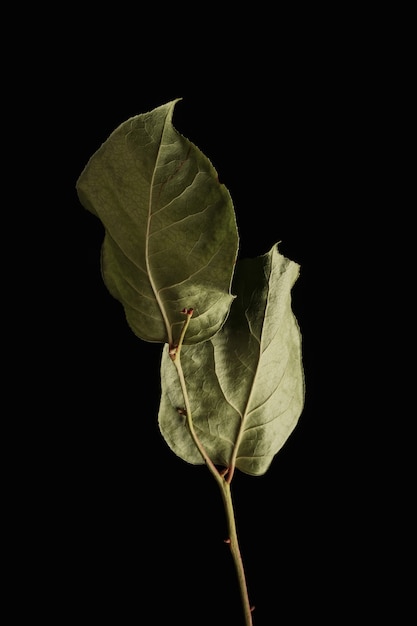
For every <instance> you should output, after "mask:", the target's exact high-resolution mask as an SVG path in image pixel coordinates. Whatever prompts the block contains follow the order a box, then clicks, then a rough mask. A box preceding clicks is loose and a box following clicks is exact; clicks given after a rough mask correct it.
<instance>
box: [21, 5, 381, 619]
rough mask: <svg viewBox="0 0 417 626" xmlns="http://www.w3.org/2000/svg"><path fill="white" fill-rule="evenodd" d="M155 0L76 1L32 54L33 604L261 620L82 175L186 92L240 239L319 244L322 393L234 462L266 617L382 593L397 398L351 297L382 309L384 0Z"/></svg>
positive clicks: (317, 384) (62, 611)
mask: <svg viewBox="0 0 417 626" xmlns="http://www.w3.org/2000/svg"><path fill="white" fill-rule="evenodd" d="M157 13H158V12H155V14H154V15H152V16H150V15H149V16H146V19H144V16H143V15H138V16H137V17H136V16H135V15H133V14H132V15H131V14H125V13H124V12H122V11H120V12H119V11H118V10H117V9H116V10H115V11H114V13H113V14H111V15H103V14H100V15H98V16H97V15H96V16H93V17H92V18H91V17H90V18H89V19H88V20H87V17H86V16H85V15H83V14H81V15H77V16H74V15H71V16H70V15H68V16H67V17H68V20H69V21H68V24H67V29H66V30H65V34H63V31H62V28H61V27H62V23H63V22H64V21H65V19H64V18H60V20H57V21H59V23H60V24H61V27H60V28H57V29H56V30H55V31H54V32H53V33H52V32H51V33H49V34H48V39H47V41H48V45H45V48H44V49H43V52H40V51H39V49H38V50H37V56H36V60H35V61H34V60H32V59H31V58H30V55H29V54H28V56H27V57H26V59H25V63H26V65H25V71H26V73H27V74H26V75H27V77H28V78H29V81H33V83H32V85H33V87H34V88H33V89H32V88H31V96H30V97H31V98H32V99H33V102H34V106H35V108H36V115H32V116H31V117H30V120H31V132H32V142H33V140H35V145H36V146H37V147H38V148H39V149H40V152H42V150H43V154H46V155H47V157H46V158H45V157H44V158H43V159H42V160H41V163H42V165H41V169H42V177H41V178H40V180H41V181H42V183H41V184H38V187H37V188H36V193H35V197H36V198H37V204H38V208H39V211H38V212H37V215H39V212H40V213H41V214H42V217H43V218H44V223H45V226H44V228H43V233H42V234H43V237H42V244H41V245H39V248H41V250H40V254H39V255H38V256H37V257H36V260H35V261H33V267H32V271H33V274H34V275H35V276H36V280H35V281H34V282H33V291H34V298H31V299H29V302H28V306H29V304H30V307H33V305H34V303H38V305H37V306H36V307H35V308H36V309H37V311H36V312H37V316H38V317H39V323H38V325H37V333H36V338H37V340H38V342H37V345H36V349H34V350H33V351H32V352H31V354H29V355H28V357H27V358H26V361H25V362H26V367H27V369H28V370H30V371H31V372H36V371H37V369H38V368H39V367H40V366H39V363H40V359H41V362H42V363H43V365H42V366H41V368H40V369H41V372H40V376H41V381H42V382H41V383H39V380H38V381H37V384H36V385H34V388H33V391H31V396H30V400H31V403H32V405H33V406H37V407H38V409H37V419H36V420H34V421H31V422H29V425H28V426H26V428H25V431H24V440H25V442H26V445H27V448H28V449H30V458H31V459H33V461H31V462H30V463H29V465H30V471H28V472H25V478H24V491H25V493H24V497H23V499H24V501H25V502H26V503H27V504H26V505H25V506H26V511H27V516H28V517H29V519H30V524H29V526H25V525H23V528H24V532H23V533H22V535H24V541H25V545H26V554H25V562H26V566H25V567H26V569H25V577H26V579H27V583H28V586H29V588H33V590H34V591H33V596H32V598H31V603H32V606H33V614H36V615H42V616H43V617H44V619H45V620H48V619H51V620H52V622H53V623H64V621H67V620H68V621H70V622H78V621H79V620H80V619H81V618H82V619H83V621H86V622H93V621H94V622H104V620H106V621H107V622H108V623H112V624H147V625H148V624H149V625H154V624H155V625H156V624H158V625H159V624H161V625H162V624H169V623H177V622H178V623H179V624H181V626H200V625H201V626H204V625H205V624H210V625H211V624H213V625H214V624H215V625H216V626H226V625H227V626H241V625H242V626H243V617H242V614H241V606H240V599H239V593H238V588H237V583H236V580H235V574H234V571H233V564H232V560H231V556H230V554H229V552H228V548H227V546H226V544H225V543H224V539H225V538H226V525H225V517H224V512H223V508H222V500H221V496H220V493H219V491H218V487H217V486H216V484H215V482H214V480H213V478H212V477H211V475H210V473H209V472H208V470H207V469H206V468H205V467H203V466H198V467H194V466H190V465H188V464H186V463H184V462H183V461H181V460H180V459H179V458H177V457H176V456H175V455H174V454H173V453H172V452H171V451H170V450H169V449H168V447H167V445H166V444H165V442H164V440H163V438H162V436H161V434H160V432H159V430H158V425H157V414H158V406H159V391H160V382H159V363H160V355H161V350H162V346H158V345H154V344H148V343H146V342H143V341H141V340H139V339H138V338H137V337H135V336H134V335H133V333H132V332H131V331H130V329H129V328H128V326H127V323H126V321H125V318H124V312H123V309H122V307H121V305H120V304H119V303H118V302H117V301H115V300H114V299H113V298H112V297H111V296H110V294H109V293H108V291H107V289H106V287H105V286H104V284H103V282H102V279H101V274H100V246H101V242H102V239H103V229H102V226H101V224H100V223H99V221H98V220H97V218H95V217H94V216H93V215H91V214H90V213H88V212H87V211H86V210H85V209H84V208H83V207H82V206H81V204H80V202H79V200H78V198H77V194H76V190H75V184H76V181H77V178H78V176H79V175H80V173H81V171H82V169H83V168H84V166H85V164H86V163H87V160H88V159H89V158H90V156H92V154H93V153H94V152H95V151H96V150H97V149H98V148H99V146H100V145H101V143H103V141H105V140H106V139H107V137H108V135H109V134H110V133H111V132H112V131H113V130H114V129H115V128H116V127H117V126H118V125H119V124H120V123H122V122H123V121H125V120H126V119H127V118H128V117H131V116H133V115H136V114H139V113H144V112H146V111H149V110H151V109H153V108H155V107H156V106H159V105H161V104H164V103H165V102H168V101H169V100H172V99H174V98H182V101H181V102H179V103H178V104H177V105H176V108H175V112H174V119H173V122H174V126H175V127H176V128H177V130H178V131H179V132H181V133H182V134H183V135H185V136H186V137H187V138H188V139H190V140H191V141H193V142H194V143H195V144H196V145H197V146H198V147H199V148H200V149H201V150H202V151H203V152H204V153H205V154H206V156H207V157H208V158H209V159H210V160H211V161H212V163H213V164H214V166H215V167H216V169H217V171H218V174H219V177H220V180H221V181H222V182H224V183H225V184H226V186H227V187H228V189H229V191H230V193H231V196H232V199H233V202H234V206H235V211H236V217H237V223H238V228H239V235H240V251H239V256H240V258H243V257H247V256H257V255H260V254H264V253H265V252H267V251H268V250H269V249H270V247H271V246H272V245H273V244H274V243H276V242H281V243H280V247H279V249H280V252H281V253H282V254H284V255H285V256H288V257H289V258H291V259H292V260H294V261H296V262H297V263H299V264H300V266H301V272H300V277H299V279H298V281H297V282H296V284H295V286H294V288H293V294H292V295H293V310H294V313H295V315H296V317H297V319H298V322H299V325H300V328H301V332H302V336H303V360H304V368H305V379H306V403H305V408H304V411H303V413H302V415H301V417H300V420H299V423H298V425H297V427H296V429H295V430H294V432H293V433H292V435H291V436H290V438H289V439H288V441H287V442H286V443H285V445H284V447H283V448H282V450H281V451H280V452H279V453H278V455H277V456H276V458H275V459H274V461H273V463H272V465H271V467H270V469H269V470H268V472H267V473H266V474H265V475H264V476H262V477H256V478H254V477H250V476H246V475H244V474H242V473H237V474H236V475H235V478H234V480H233V494H234V499H235V508H236V518H237V526H238V533H239V537H240V542H241V550H242V556H243V560H244V564H245V568H246V573H247V579H248V587H249V595H250V598H251V602H252V603H253V604H254V605H255V606H256V609H255V612H254V626H274V625H275V624H281V625H282V626H284V625H287V624H288V625H289V624H298V623H305V622H310V621H313V620H316V621H318V622H321V623H329V624H337V623H340V622H341V621H344V620H346V621H349V620H350V619H356V615H357V613H358V611H359V612H360V614H361V615H362V617H363V616H364V615H369V614H371V615H372V613H373V611H374V600H375V602H378V597H377V592H376V590H375V587H374V588H373V590H372V589H370V587H369V579H370V578H372V579H373V580H375V570H378V568H379V565H380V564H381V563H382V556H381V554H380V551H379V546H378V543H379V539H378V537H377V536H376V535H375V532H374V529H375V526H374V524H375V519H376V517H377V514H376V511H379V510H380V506H381V505H380V500H379V492H378V487H377V486H376V483H377V482H378V481H377V480H376V474H377V463H376V461H374V460H369V459H370V444H369V440H367V439H366V438H365V440H364V431H368V429H369V423H367V422H366V420H372V419H376V418H375V416H372V414H371V413H370V412H368V411H367V409H366V403H367V402H368V401H369V396H368V395H367V394H365V393H362V391H361V388H362V387H363V389H366V390H368V391H369V384H370V383H369V380H368V378H367V372H366V370H367V363H366V358H365V359H364V362H361V363H360V365H359V366H356V372H355V378H356V383H355V386H354V393H352V372H351V370H350V368H349V366H347V364H348V363H349V359H351V358H352V339H353V334H354V333H353V330H352V323H351V321H352V320H356V319H357V317H358V316H359V315H360V316H361V318H362V319H363V320H364V322H363V323H364V324H366V323H367V320H366V316H367V313H366V310H361V311H360V312H359V311H358V308H357V304H356V302H357V299H356V298H353V297H352V291H351V282H352V254H353V256H356V255H357V256H358V257H359V256H360V249H361V244H362V237H363V234H364V229H365V226H364V225H363V220H362V217H363V211H364V209H366V207H367V204H366V200H367V199H369V197H370V189H369V187H365V191H364V187H363V184H364V181H365V179H366V181H367V184H368V185H369V180H370V179H372V177H373V175H374V174H373V172H372V171H371V167H370V160H371V157H370V155H371V145H372V150H375V149H377V147H376V146H375V141H377V142H378V139H377V133H376V132H375V130H376V129H375V125H376V124H377V121H376V120H377V119H378V105H377V103H376V101H378V98H376V99H375V95H374V94H375V90H376V91H379V83H378V81H379V76H380V74H381V72H382V71H383V68H384V67H386V64H385V60H384V56H383V55H382V57H381V56H378V54H377V51H376V50H375V44H374V43H369V39H368V37H367V35H368V34H369V33H368V31H367V29H366V24H367V23H368V24H369V22H367V21H366V20H365V24H364V23H363V22H361V21H359V22H354V24H353V25H352V23H350V26H348V24H347V23H346V22H343V21H342V20H340V19H335V21H334V23H333V27H332V28H330V29H329V28H328V27H326V25H325V23H324V22H322V16H320V15H317V14H315V15H314V16H310V15H303V16H300V15H292V16H287V15H277V14H275V13H274V15H273V16H272V15H267V14H262V15H257V16H254V15H252V14H249V13H248V14H244V13H242V15H240V16H239V19H238V20H236V19H235V18H236V16H233V17H232V16H229V18H226V16H224V14H223V12H222V11H220V12H215V11H212V10H211V9H210V10H209V9H205V8H204V9H199V13H198V16H197V15H196V16H194V17H193V19H192V21H190V22H186V21H185V22H184V20H183V18H182V16H179V15H178V14H176V13H175V12H173V13H172V14H171V15H168V14H167V12H166V10H164V11H162V9H161V14H160V15H158V14H157ZM361 24H362V25H361ZM378 49H379V48H378V46H377V50H378ZM22 82H23V83H24V82H25V81H23V80H22ZM44 93H47V96H46V97H43V98H42V99H41V101H39V94H44ZM28 95H29V94H28ZM45 129H47V131H46V130H45ZM38 153H39V151H38V150H34V151H33V153H32V155H31V158H32V159H33V160H35V161H36V159H37V156H36V155H37V154H38ZM38 180H39V179H38ZM358 198H360V199H361V200H360V201H358ZM364 199H365V200H364ZM358 265H360V263H359V261H358ZM353 267H354V268H355V269H354V270H353V271H354V272H355V271H357V270H356V267H357V266H356V264H355V263H353ZM40 303H42V305H43V306H42V307H40ZM39 308H41V309H42V312H41V314H40V313H39ZM25 315H26V309H25ZM27 319H28V318H27V317H26V321H27ZM26 327H27V332H28V333H29V332H30V329H31V325H30V324H29V323H27V326H26ZM349 355H350V356H349ZM353 355H354V356H355V357H357V353H356V352H355V351H353ZM359 369H363V370H365V371H364V372H363V377H362V379H361V380H360V382H358V370H359ZM358 399H361V402H359V400H358ZM16 402H17V405H18V406H19V403H20V402H24V400H23V399H20V398H18V399H17V400H16ZM358 406H361V408H360V410H359V412H358ZM364 422H365V425H364ZM359 432H360V433H361V434H359ZM371 458H372V455H371ZM39 588H41V591H39Z"/></svg>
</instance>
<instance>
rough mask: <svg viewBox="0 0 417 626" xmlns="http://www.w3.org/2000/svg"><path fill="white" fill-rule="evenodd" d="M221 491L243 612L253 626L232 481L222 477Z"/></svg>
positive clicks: (246, 621) (246, 624) (250, 625)
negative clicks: (237, 529)
mask: <svg viewBox="0 0 417 626" xmlns="http://www.w3.org/2000/svg"><path fill="white" fill-rule="evenodd" d="M221 492H222V497H223V504H224V508H225V512H226V519H227V526H228V530H229V538H228V540H227V543H228V544H229V546H230V551H231V553H232V557H233V562H234V564H235V569H236V573H237V578H238V582H239V589H240V596H241V599H242V606H243V613H244V616H245V626H252V623H253V622H252V610H253V609H252V608H251V606H250V603H249V596H248V588H247V584H246V576H245V569H244V566H243V561H242V555H241V553H240V548H239V541H238V536H237V531H236V521H235V513H234V507H233V499H232V492H231V488H230V483H229V482H228V481H227V480H225V479H224V478H221Z"/></svg>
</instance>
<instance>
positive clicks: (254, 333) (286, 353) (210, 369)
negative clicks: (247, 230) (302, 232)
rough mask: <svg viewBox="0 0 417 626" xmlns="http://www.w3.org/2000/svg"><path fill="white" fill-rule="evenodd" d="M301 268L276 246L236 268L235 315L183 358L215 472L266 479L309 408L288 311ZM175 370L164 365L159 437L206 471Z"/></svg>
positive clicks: (296, 328)
mask: <svg viewBox="0 0 417 626" xmlns="http://www.w3.org/2000/svg"><path fill="white" fill-rule="evenodd" d="M298 275H299V265H298V264H297V263H294V262H293V261H290V260H289V259H287V258H285V257H284V256H282V255H281V254H280V253H279V252H278V248H277V246H274V247H273V248H272V249H271V250H270V252H269V253H267V254H266V255H263V256H261V257H257V258H255V259H245V260H243V261H239V263H238V265H237V268H236V275H235V280H234V284H233V287H234V291H235V293H236V300H235V301H234V303H233V305H232V308H231V312H230V315H229V317H228V319H227V321H226V323H225V325H224V326H223V328H222V329H221V330H220V332H219V333H218V334H217V335H216V336H214V337H213V338H212V339H211V340H210V341H208V342H207V343H205V344H202V345H200V346H198V347H197V346H196V347H194V346H187V347H184V348H183V350H182V352H181V362H182V366H183V369H184V375H185V379H186V381H187V389H188V394H189V397H190V404H191V410H192V418H193V423H194V427H195V430H196V433H197V436H198V437H199V438H200V440H201V442H202V443H203V445H204V447H205V448H206V450H207V452H208V454H209V456H210V458H211V459H212V461H213V462H214V463H215V464H218V465H223V466H225V467H231V466H234V467H237V468H239V469H240V470H241V471H243V472H246V473H248V474H253V475H259V474H263V473H264V472H266V470H267V469H268V467H269V465H270V463H271V461H272V459H273V457H274V455H275V454H276V453H277V452H278V451H279V449H280V448H281V447H282V446H283V444H284V443H285V441H286V440H287V438H288V437H289V435H290V434H291V432H292V430H293V429H294V427H295V425H296V423H297V421H298V418H299V416H300V414H301V412H302V408H303V405H304V374H303V367H302V358H301V333H300V330H299V326H298V324H297V321H296V319H295V316H294V314H293V312H292V309H291V288H292V286H293V284H294V283H295V281H296V279H297V277H298ZM174 370H175V367H174V366H173V364H172V363H171V362H170V359H169V357H168V354H167V353H166V351H164V354H163V357H162V364H161V373H162V398H161V405H160V411H159V424H160V428H161V432H162V434H163V436H164V438H165V440H166V441H167V443H168V445H169V446H170V447H171V448H172V450H173V451H174V452H175V453H176V454H177V455H178V456H180V457H181V458H183V459H184V460H186V461H188V462H189V463H194V464H198V463H202V462H203V460H202V457H201V455H200V453H199V452H198V450H197V448H196V447H195V445H194V442H193V441H192V439H191V436H190V434H189V431H188V429H187V427H186V424H185V419H184V418H183V417H182V416H181V415H180V414H179V413H181V411H180V412H179V411H178V409H182V408H183V406H184V404H183V402H184V401H183V398H182V394H181V389H180V387H179V384H178V381H177V377H176V372H175V371H174Z"/></svg>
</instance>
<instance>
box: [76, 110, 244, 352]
mask: <svg viewBox="0 0 417 626" xmlns="http://www.w3.org/2000/svg"><path fill="white" fill-rule="evenodd" d="M177 102H178V100H173V101H171V102H169V103H167V104H165V105H162V106H160V107H158V108H156V109H154V110H153V111H150V112H149V113H145V114H141V115H137V116H135V117H132V118H130V119H129V120H127V121H126V122H124V123H123V124H121V125H120V126H119V127H118V128H117V129H116V130H115V131H113V133H112V134H111V135H110V137H109V138H108V139H107V140H106V141H105V142H104V143H103V145H102V146H101V147H100V148H99V150H98V151H97V152H96V153H95V154H94V155H93V156H92V157H91V159H90V160H89V162H88V163H87V165H86V167H85V168H84V170H83V172H82V173H81V175H80V177H79V179H78V181H77V184H76V188H77V193H78V196H79V199H80V201H81V204H83V206H84V207H85V208H86V209H88V210H89V211H91V212H92V213H93V214H95V215H96V216H97V217H98V218H99V219H100V220H101V221H102V223H103V225H104V228H105V237H104V242H103V246H102V254H101V264H102V274H103V279H104V282H105V284H106V286H107V288H108V289H109V291H110V293H111V294H112V295H113V296H114V297H115V298H116V299H118V300H119V301H120V302H121V303H122V305H123V307H124V310H125V313H126V318H127V321H128V323H129V325H130V327H131V328H132V330H133V332H134V333H135V334H136V335H137V336H138V337H140V338H141V339H144V340H147V341H153V342H162V343H168V344H170V345H173V344H175V342H176V340H177V339H178V336H179V334H180V330H181V327H182V323H183V315H182V314H181V310H182V309H184V308H190V307H192V308H194V311H195V313H194V315H193V319H192V320H191V323H190V325H189V329H188V332H187V337H186V339H185V342H186V343H197V342H200V341H206V340H207V339H209V338H210V337H211V336H213V335H214V334H215V333H216V332H217V331H218V330H219V328H220V327H221V325H222V324H223V323H224V320H225V318H226V317H227V315H228V312H229V309H230V305H231V303H232V301H233V296H232V294H231V290H230V287H231V281H232V276H233V271H234V264H235V261H236V255H237V248H238V233H237V226H236V219H235V214H234V209H233V204H232V200H231V197H230V194H229V192H228V190H227V189H226V187H225V186H224V185H222V184H220V183H219V181H218V176H217V172H216V170H215V168H214V167H213V165H212V164H211V162H210V161H209V160H208V158H207V157H206V156H205V155H204V154H203V153H202V152H201V151H200V150H199V149H198V148H197V147H196V146H195V145H194V144H193V143H191V142H190V141H189V140H188V139H186V138H185V137H183V136H182V135H181V134H180V133H178V132H177V131H176V129H175V128H174V126H173V125H172V115H173V111H174V107H175V105H176V103H177Z"/></svg>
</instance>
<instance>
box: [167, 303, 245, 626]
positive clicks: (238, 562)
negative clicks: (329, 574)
mask: <svg viewBox="0 0 417 626" xmlns="http://www.w3.org/2000/svg"><path fill="white" fill-rule="evenodd" d="M183 313H185V315H186V316H187V317H186V320H185V322H184V326H183V329H182V332H181V335H180V340H179V342H178V346H176V347H175V349H170V356H171V359H172V361H173V363H174V365H175V367H176V370H177V373H178V378H179V381H180V385H181V390H182V394H183V397H184V404H185V412H186V416H187V425H188V428H189V431H190V434H191V437H192V438H193V441H194V443H195V445H196V446H197V449H198V450H199V452H200V454H201V456H202V457H203V459H204V461H205V463H206V465H207V467H208V469H209V470H210V472H211V474H212V475H213V477H214V479H215V481H216V482H217V484H218V485H219V487H220V491H221V494H222V499H223V504H224V509H225V513H226V521H227V528H228V533H229V537H228V539H227V540H226V543H228V544H229V546H230V551H231V553H232V558H233V562H234V565H235V569H236V574H237V578H238V583H239V589H240V596H241V600H242V607H243V614H244V617H245V626H252V624H253V622H252V610H253V609H251V606H250V603H249V595H248V588H247V584H246V576H245V569H244V566H243V561H242V555H241V552H240V548H239V540H238V536H237V530H236V520H235V512H234V506H233V499H232V492H231V487H230V483H231V480H232V477H233V473H234V472H233V469H234V468H229V469H228V471H226V472H219V470H218V469H217V467H216V466H215V465H214V463H213V461H212V460H211V459H210V457H209V455H208V454H207V451H206V450H205V448H204V446H203V444H202V443H201V441H200V439H199V438H198V436H197V433H196V432H195V429H194V424H193V420H192V414H191V406H190V401H189V397H188V392H187V386H186V382H185V377H184V371H183V369H182V365H181V347H182V343H183V340H184V335H185V332H186V330H187V327H188V324H189V322H190V319H191V316H192V314H193V309H184V311H183Z"/></svg>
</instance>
